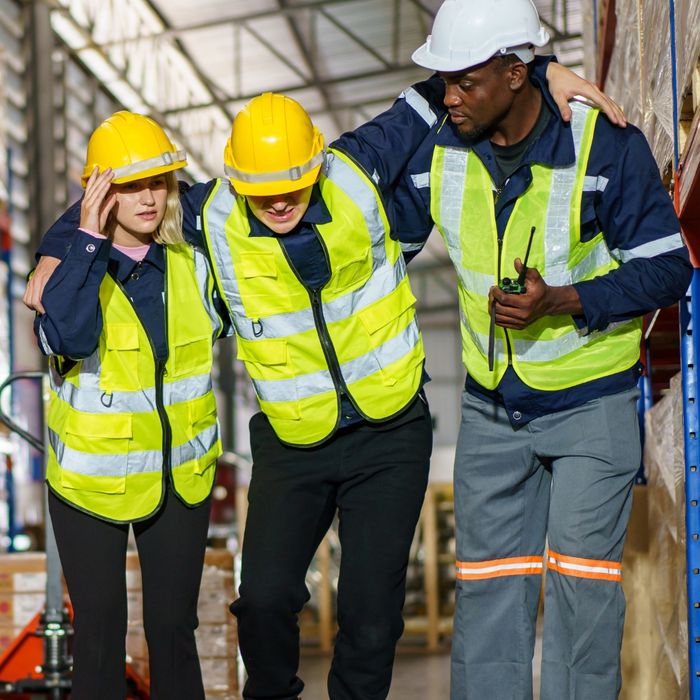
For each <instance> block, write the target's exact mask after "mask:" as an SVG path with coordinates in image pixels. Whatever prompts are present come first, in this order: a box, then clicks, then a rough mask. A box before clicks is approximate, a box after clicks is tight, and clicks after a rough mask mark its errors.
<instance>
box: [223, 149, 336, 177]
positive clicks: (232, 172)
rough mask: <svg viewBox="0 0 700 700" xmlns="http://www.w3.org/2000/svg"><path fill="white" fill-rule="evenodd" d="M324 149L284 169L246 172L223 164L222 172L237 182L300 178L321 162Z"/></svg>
mask: <svg viewBox="0 0 700 700" xmlns="http://www.w3.org/2000/svg"><path fill="white" fill-rule="evenodd" d="M324 157H325V151H319V152H318V153H317V154H316V155H315V156H314V157H313V158H312V159H311V160H309V161H307V162H306V163H304V164H303V165H295V166H294V167H293V168H287V169H285V170H277V171H276V172H273V173H247V172H244V171H243V170H238V168H234V167H232V166H230V165H228V164H226V165H224V172H225V173H226V176H227V177H230V178H232V179H234V180H238V181H239V182H248V183H251V184H258V183H262V182H279V181H281V180H291V181H292V182H293V181H295V180H300V179H301V178H302V176H303V175H306V173H308V172H310V171H312V170H313V169H314V168H317V167H318V166H319V165H321V164H322V163H323V159H324Z"/></svg>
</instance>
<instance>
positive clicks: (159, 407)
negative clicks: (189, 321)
mask: <svg viewBox="0 0 700 700" xmlns="http://www.w3.org/2000/svg"><path fill="white" fill-rule="evenodd" d="M163 258H164V265H165V285H164V290H163V311H164V313H165V338H166V345H167V338H168V284H167V281H168V257H167V254H165V255H164V256H163ZM114 281H115V282H116V283H117V286H118V287H119V289H121V291H122V293H123V294H124V296H125V297H126V299H127V300H128V302H129V304H131V308H132V309H133V310H134V316H136V320H137V321H138V322H139V324H140V325H141V328H143V333H144V335H145V336H146V338H148V343H149V345H150V346H151V353H152V355H153V361H154V363H155V366H156V371H155V380H156V387H155V389H156V411H158V418H160V424H161V427H162V429H163V488H164V489H166V488H167V485H168V481H169V479H170V444H171V442H172V435H171V430H170V421H169V420H168V414H167V412H166V410H165V405H164V403H163V377H164V376H165V374H166V373H167V370H166V367H165V363H166V362H167V358H166V359H165V360H161V359H158V357H157V356H156V348H155V346H154V345H153V340H152V339H151V336H150V335H149V334H148V331H147V330H146V326H144V324H143V322H142V321H141V319H140V318H139V315H138V313H137V311H136V307H135V306H134V302H133V301H132V300H131V297H130V296H129V295H128V294H127V292H126V290H125V289H124V287H123V286H122V283H121V282H120V281H119V280H117V279H116V278H115V279H114ZM168 350H169V348H168ZM164 497H165V491H163V493H162V494H161V503H162V502H163V498H164ZM159 506H160V504H159Z"/></svg>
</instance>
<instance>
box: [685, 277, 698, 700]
mask: <svg viewBox="0 0 700 700" xmlns="http://www.w3.org/2000/svg"><path fill="white" fill-rule="evenodd" d="M699 318H700V270H698V269H696V270H695V271H694V273H693V280H692V282H691V285H690V288H689V290H688V293H687V294H686V297H685V299H684V300H683V302H681V313H680V321H681V325H680V330H681V362H682V372H683V404H684V411H683V415H684V426H683V427H684V447H685V498H686V511H685V512H686V516H685V531H686V558H687V587H688V663H689V669H688V670H689V673H688V675H689V687H690V697H691V700H698V698H700V472H699V471H698V467H699V466H700V445H699V444H698V440H700V421H699V420H698V417H699V414H698V399H699V398H700V397H698V389H699V388H700V382H698V361H700V329H695V325H697V324H696V321H697V319H699Z"/></svg>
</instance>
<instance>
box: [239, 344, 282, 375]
mask: <svg viewBox="0 0 700 700" xmlns="http://www.w3.org/2000/svg"><path fill="white" fill-rule="evenodd" d="M236 358H237V359H239V360H242V361H243V362H245V363H246V364H248V363H250V364H252V365H253V366H259V367H272V366H276V365H286V364H287V359H288V357H287V341H286V340H284V339H278V338H275V339H271V340H245V339H244V338H241V337H240V336H239V337H237V338H236ZM266 378H269V377H266Z"/></svg>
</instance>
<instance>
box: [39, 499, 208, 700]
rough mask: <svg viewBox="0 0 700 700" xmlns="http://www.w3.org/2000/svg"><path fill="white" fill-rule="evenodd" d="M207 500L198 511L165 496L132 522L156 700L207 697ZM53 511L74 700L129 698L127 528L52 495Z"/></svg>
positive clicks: (197, 699)
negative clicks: (200, 615)
mask: <svg viewBox="0 0 700 700" xmlns="http://www.w3.org/2000/svg"><path fill="white" fill-rule="evenodd" d="M209 509H210V501H209V500H207V501H206V502H205V503H203V504H202V505H200V506H197V507H196V508H189V507H187V506H186V505H184V504H183V503H182V502H181V501H180V500H179V499H178V498H177V496H175V495H173V494H172V493H171V492H168V493H167V495H166V498H165V502H164V504H163V505H162V506H161V508H160V510H159V511H158V513H156V515H154V516H153V517H151V518H149V519H148V520H144V521H142V522H138V523H134V524H133V528H134V535H135V537H136V544H137V547H138V552H139V561H140V563H141V577H142V585H143V624H144V630H145V634H146V641H147V643H148V655H149V661H150V675H151V698H153V700H204V688H203V686H202V674H201V671H200V668H199V658H198V656H197V646H196V643H195V638H194V631H195V629H196V627H197V624H198V621H197V598H198V596H199V584H200V581H201V578H202V567H203V565H204V550H205V548H206V541H207V529H208V526H209ZM49 511H50V513H51V521H52V523H53V527H54V531H55V533H56V542H57V544H58V552H59V555H60V558H61V565H62V567H63V574H64V576H65V579H66V584H67V585H68V593H69V595H70V598H71V603H72V605H73V626H74V629H75V636H74V639H73V691H72V694H71V698H72V700H98V698H99V700H124V698H125V697H126V681H125V678H126V674H125V661H124V659H125V656H126V644H125V640H126V629H127V607H126V574H125V570H126V545H127V537H128V532H129V525H121V524H115V523H108V522H106V521H104V520H100V519H98V518H95V517H93V516H91V515H89V514H87V513H83V512H82V511H79V510H77V509H76V508H73V507H72V506H70V505H69V504H67V503H65V502H64V501H62V500H61V499H59V498H58V497H57V496H55V495H54V494H53V493H51V492H50V491H49Z"/></svg>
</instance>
